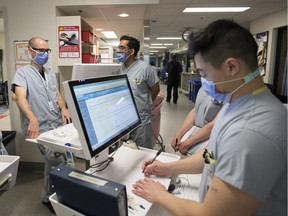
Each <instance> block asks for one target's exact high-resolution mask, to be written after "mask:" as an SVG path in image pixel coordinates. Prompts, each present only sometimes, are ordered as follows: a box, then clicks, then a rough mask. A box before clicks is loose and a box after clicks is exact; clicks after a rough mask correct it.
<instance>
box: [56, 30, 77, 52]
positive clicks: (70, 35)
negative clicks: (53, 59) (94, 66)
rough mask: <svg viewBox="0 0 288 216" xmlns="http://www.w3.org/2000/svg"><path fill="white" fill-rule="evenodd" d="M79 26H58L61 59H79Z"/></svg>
mask: <svg viewBox="0 0 288 216" xmlns="http://www.w3.org/2000/svg"><path fill="white" fill-rule="evenodd" d="M79 29H80V27H79V26H58V41H59V58H79V57H80V45H79Z"/></svg>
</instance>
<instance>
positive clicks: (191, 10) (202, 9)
mask: <svg viewBox="0 0 288 216" xmlns="http://www.w3.org/2000/svg"><path fill="white" fill-rule="evenodd" d="M249 8H250V7H194V8H185V9H184V11H183V12H184V13H201V12H202V13H203V12H208V13H210V12H212V13H213V12H243V11H246V10H248V9H249Z"/></svg>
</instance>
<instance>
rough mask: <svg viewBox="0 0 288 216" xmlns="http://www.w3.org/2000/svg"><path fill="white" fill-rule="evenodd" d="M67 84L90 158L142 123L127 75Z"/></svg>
mask: <svg viewBox="0 0 288 216" xmlns="http://www.w3.org/2000/svg"><path fill="white" fill-rule="evenodd" d="M63 87H64V91H65V98H66V102H67V105H68V109H69V112H70V114H71V117H72V121H73V123H74V126H75V128H76V129H77V131H78V134H79V139H80V142H81V146H82V149H83V152H84V156H85V158H86V159H87V160H88V159H91V158H93V157H94V156H96V155H97V154H99V153H100V152H102V151H103V150H105V149H107V148H108V147H109V146H110V145H112V144H113V143H115V142H116V141H118V140H119V139H121V138H122V137H123V136H125V135H126V134H128V133H129V132H131V131H132V130H134V129H135V128H136V127H137V126H139V125H140V124H141V119H140V116H139V114H138V110H137V107H136V103H135V100H134V97H133V93H132V90H131V87H130V84H129V81H128V77H127V75H124V74H123V75H115V76H106V77H98V78H91V79H81V80H77V81H76V80H70V81H65V82H63Z"/></svg>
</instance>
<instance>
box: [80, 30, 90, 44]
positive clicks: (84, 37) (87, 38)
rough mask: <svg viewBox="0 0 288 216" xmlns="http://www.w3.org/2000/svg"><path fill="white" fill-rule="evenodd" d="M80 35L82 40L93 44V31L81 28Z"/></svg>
mask: <svg viewBox="0 0 288 216" xmlns="http://www.w3.org/2000/svg"><path fill="white" fill-rule="evenodd" d="M81 36H82V41H83V42H85V43H89V44H93V33H92V32H91V31H90V30H82V31H81Z"/></svg>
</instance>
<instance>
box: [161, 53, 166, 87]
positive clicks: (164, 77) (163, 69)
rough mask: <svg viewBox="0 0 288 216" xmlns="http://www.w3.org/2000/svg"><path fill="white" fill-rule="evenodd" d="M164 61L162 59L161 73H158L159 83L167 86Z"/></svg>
mask: <svg viewBox="0 0 288 216" xmlns="http://www.w3.org/2000/svg"><path fill="white" fill-rule="evenodd" d="M166 64H167V63H166V60H165V59H164V60H163V62H162V68H161V72H160V80H161V83H162V84H164V85H166V84H167V76H166Z"/></svg>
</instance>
